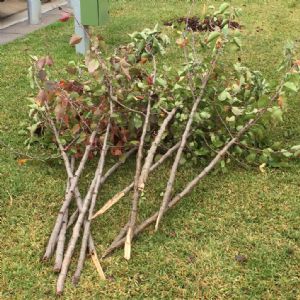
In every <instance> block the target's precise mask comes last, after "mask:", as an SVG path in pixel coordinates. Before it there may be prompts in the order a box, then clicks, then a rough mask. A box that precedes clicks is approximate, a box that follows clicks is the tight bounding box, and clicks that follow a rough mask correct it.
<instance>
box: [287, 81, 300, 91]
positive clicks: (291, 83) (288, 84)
mask: <svg viewBox="0 0 300 300" xmlns="http://www.w3.org/2000/svg"><path fill="white" fill-rule="evenodd" d="M284 87H286V88H287V89H289V90H291V91H293V92H298V88H297V87H296V85H295V83H293V82H291V81H288V82H286V83H285V84H284Z"/></svg>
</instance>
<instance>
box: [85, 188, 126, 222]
mask: <svg viewBox="0 0 300 300" xmlns="http://www.w3.org/2000/svg"><path fill="white" fill-rule="evenodd" d="M124 196H125V193H124V192H120V193H118V194H116V195H115V196H114V197H113V198H111V199H110V200H108V201H107V202H106V204H104V205H103V207H102V208H101V209H99V210H98V211H97V212H96V213H95V214H94V215H93V216H92V217H91V218H90V220H93V219H95V218H97V217H98V216H101V215H103V214H104V213H105V212H106V211H107V210H109V209H110V208H111V207H112V206H113V205H115V204H116V203H117V202H118V201H119V200H120V199H122V198H123V197H124Z"/></svg>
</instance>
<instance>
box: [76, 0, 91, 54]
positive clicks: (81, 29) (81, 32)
mask: <svg viewBox="0 0 300 300" xmlns="http://www.w3.org/2000/svg"><path fill="white" fill-rule="evenodd" d="M71 4H72V7H73V13H74V18H75V33H76V34H77V35H78V36H80V37H82V40H81V42H80V43H79V44H77V45H76V52H77V53H80V54H85V53H86V51H87V50H88V49H89V46H90V42H89V38H88V35H87V30H88V26H83V25H82V24H81V12H80V0H71Z"/></svg>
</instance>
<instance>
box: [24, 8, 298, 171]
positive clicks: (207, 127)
mask: <svg viewBox="0 0 300 300" xmlns="http://www.w3.org/2000/svg"><path fill="white" fill-rule="evenodd" d="M239 14H240V11H239V10H236V9H232V8H230V6H229V5H228V4H227V3H223V4H222V5H221V6H220V7H219V8H218V9H217V10H213V8H212V7H210V8H209V9H208V12H205V15H206V17H209V18H212V19H215V20H222V23H221V25H220V26H219V27H218V26H215V27H214V31H211V32H207V33H200V34H199V33H195V32H193V31H192V30H191V29H190V28H188V27H187V26H186V27H185V28H183V29H182V30H183V31H182V32H178V33H179V34H180V36H179V37H178V38H177V39H176V43H177V45H178V47H179V49H181V51H182V53H183V56H184V57H185V61H186V63H185V64H184V65H183V66H180V65H178V66H177V67H176V69H174V68H171V67H169V66H166V65H165V64H164V63H162V62H161V61H160V59H161V58H162V56H163V55H164V54H165V52H166V47H167V45H168V44H169V43H170V39H169V37H167V36H166V35H164V34H163V33H161V32H160V30H159V29H158V26H157V25H156V26H155V28H154V29H153V30H151V29H145V30H143V31H141V32H134V33H133V34H131V35H130V37H131V39H132V42H131V43H129V44H128V45H124V46H120V47H118V48H117V49H116V50H115V52H114V53H113V55H111V56H109V57H104V52H103V51H102V49H103V40H102V38H101V37H93V40H92V47H91V51H90V52H89V53H88V55H87V56H86V58H85V64H84V65H82V64H75V63H74V62H70V63H69V65H68V67H67V71H68V72H69V74H70V77H69V78H68V79H62V80H60V81H59V82H57V81H55V80H53V79H51V72H49V66H51V65H52V62H51V64H50V63H47V57H43V58H40V59H37V58H35V57H33V61H34V64H33V68H32V69H30V72H31V74H30V77H31V78H32V83H33V84H37V85H39V86H40V87H41V90H40V91H39V93H38V95H37V97H36V98H35V99H32V100H31V101H32V103H31V105H30V109H31V110H30V116H31V117H32V119H33V124H32V125H31V126H30V127H28V129H29V131H30V133H31V139H29V140H28V142H29V143H30V142H32V141H36V133H37V131H38V132H42V133H43V138H44V139H45V137H46V138H47V139H48V142H49V141H50V142H51V141H53V138H52V136H51V132H49V131H48V121H47V117H46V116H47V115H48V117H50V118H51V119H53V120H54V121H55V123H56V125H57V128H59V133H60V136H61V141H62V143H63V145H64V147H65V148H66V149H67V150H68V151H70V153H71V154H74V155H75V156H76V157H80V156H81V154H82V151H83V148H84V146H85V144H86V143H87V141H88V139H89V136H90V134H91V131H92V130H93V129H95V128H96V127H97V126H98V125H97V124H100V130H101V129H102V130H103V131H104V128H105V126H106V124H107V118H108V109H109V104H108V103H109V99H112V100H113V102H114V104H115V108H114V114H113V124H112V128H113V129H112V133H113V134H112V137H111V140H110V147H111V154H112V155H115V156H120V155H122V154H123V153H124V150H125V149H128V148H130V147H132V146H133V145H135V144H137V141H138V139H139V136H140V134H141V127H142V124H143V117H144V113H145V111H146V106H147V102H148V99H149V98H150V99H151V101H152V111H151V122H150V126H149V131H148V136H147V138H146V141H148V142H150V141H151V139H152V138H153V137H154V136H155V133H156V130H157V128H158V126H159V124H161V122H162V120H163V119H164V118H165V116H166V114H167V111H170V110H171V109H173V108H174V107H176V108H177V112H176V116H175V119H174V120H173V122H172V124H171V126H169V129H168V132H167V133H166V134H165V139H164V144H163V145H162V147H163V148H169V147H171V146H172V145H173V144H175V143H176V141H178V139H180V137H181V135H182V132H183V129H184V127H185V124H186V122H187V120H188V117H189V114H190V110H191V106H192V103H193V101H194V99H195V97H196V95H197V94H198V93H199V91H200V89H201V84H202V81H203V78H204V77H205V75H206V74H207V73H208V72H209V70H210V67H211V64H212V61H213V59H214V57H217V58H218V60H221V58H223V57H224V58H225V56H226V55H227V52H228V51H238V50H239V49H240V47H241V41H240V39H239V32H238V30H232V29H231V28H230V26H229V24H230V22H231V21H232V20H233V19H234V18H236V17H237V16H238V15H239ZM78 40H79V37H76V36H75V37H74V36H73V37H72V38H71V40H70V44H76V42H77V41H78ZM293 55H294V53H293V44H292V43H289V44H288V45H287V46H286V49H285V55H284V60H283V63H282V65H281V66H280V69H279V70H280V71H282V70H284V71H285V72H286V74H285V76H284V79H283V82H281V83H279V85H278V86H277V87H276V90H277V91H278V93H279V94H278V95H279V96H278V99H276V102H275V103H272V104H271V105H270V102H269V95H270V91H271V88H270V84H268V82H267V81H266V80H265V79H264V78H263V75H262V74H261V73H260V72H258V71H252V70H250V69H249V68H247V67H245V66H243V65H241V64H240V63H236V64H235V65H234V66H233V68H230V67H228V66H225V65H224V64H222V65H220V66H219V67H217V68H216V69H215V70H214V72H213V73H212V74H211V76H210V80H209V82H208V85H207V87H206V88H205V90H204V95H203V100H202V101H201V104H200V107H199V108H198V111H197V113H196V115H195V118H194V125H193V126H194V130H193V134H192V135H191V136H190V137H189V144H188V147H187V149H186V152H185V158H183V159H182V162H185V161H189V162H193V163H198V162H205V161H207V160H208V159H210V158H211V157H212V156H214V155H215V153H216V152H218V151H219V150H220V149H221V147H223V146H224V145H225V144H226V142H228V141H229V140H230V138H231V137H232V136H233V135H234V134H235V132H237V131H238V130H239V128H240V127H241V126H243V125H244V124H245V123H246V122H247V121H248V120H250V119H251V118H254V117H255V116H256V115H257V114H258V113H259V112H260V111H261V109H263V108H266V107H267V109H268V113H267V114H265V115H264V116H263V117H262V118H261V120H260V121H259V122H258V123H257V124H256V125H255V126H254V127H253V128H252V129H251V130H250V131H249V132H248V133H247V134H245V135H244V137H243V138H242V140H241V141H240V143H239V144H237V145H236V146H235V147H234V148H233V150H232V151H231V153H228V156H226V157H224V160H223V161H222V163H221V167H222V169H223V170H224V171H226V164H227V163H229V162H230V161H232V159H234V160H245V161H246V162H248V163H251V164H252V163H253V164H267V165H270V166H280V165H281V164H282V162H283V161H284V160H285V159H291V158H292V157H298V155H299V150H297V149H298V148H297V147H293V148H291V149H289V150H286V149H279V148H278V144H280V143H274V142H273V141H270V140H269V135H268V128H269V127H270V124H271V125H272V126H277V124H279V123H280V122H283V120H284V117H283V115H284V112H285V109H286V103H287V102H288V99H289V98H290V97H291V96H293V95H294V94H295V93H297V92H298V90H299V66H300V63H299V61H297V60H294V58H293ZM162 61H163V58H162ZM269 105H270V106H269ZM101 145H102V138H101V137H99V138H98V139H97V140H96V141H95V145H93V146H94V151H93V153H94V155H97V151H98V150H99V149H101ZM52 147H53V146H52ZM53 148H55V146H54V147H53Z"/></svg>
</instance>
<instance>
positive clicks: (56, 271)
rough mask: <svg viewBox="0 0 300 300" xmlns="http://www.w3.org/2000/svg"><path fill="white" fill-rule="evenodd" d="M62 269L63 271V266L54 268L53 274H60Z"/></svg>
mask: <svg viewBox="0 0 300 300" xmlns="http://www.w3.org/2000/svg"><path fill="white" fill-rule="evenodd" d="M60 269H61V266H54V267H53V272H54V273H59V272H60Z"/></svg>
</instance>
